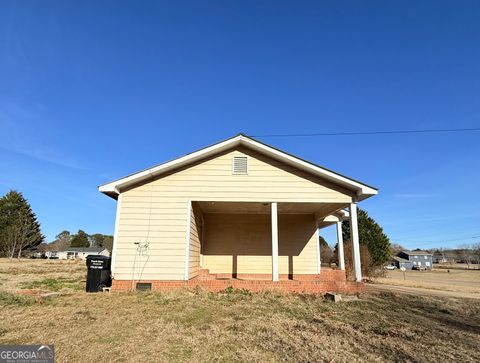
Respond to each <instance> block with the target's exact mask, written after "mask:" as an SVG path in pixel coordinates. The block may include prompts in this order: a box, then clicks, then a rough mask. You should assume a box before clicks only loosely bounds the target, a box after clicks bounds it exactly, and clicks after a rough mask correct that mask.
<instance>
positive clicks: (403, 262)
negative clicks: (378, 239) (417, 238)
mask: <svg viewBox="0 0 480 363" xmlns="http://www.w3.org/2000/svg"><path fill="white" fill-rule="evenodd" d="M390 260H391V262H392V265H394V266H395V267H396V268H402V267H404V268H405V269H407V270H411V269H413V262H412V261H409V260H408V259H405V258H402V257H398V256H392V258H391V259H390Z"/></svg>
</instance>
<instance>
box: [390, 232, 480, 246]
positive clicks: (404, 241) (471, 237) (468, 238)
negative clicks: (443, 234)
mask: <svg viewBox="0 0 480 363" xmlns="http://www.w3.org/2000/svg"><path fill="white" fill-rule="evenodd" d="M477 238H480V235H479V234H476V235H474V236H469V237H465V238H452V239H442V240H438V241H420V240H419V241H417V242H415V241H406V240H402V241H401V242H395V243H408V244H416V245H430V244H434V243H444V242H461V241H467V240H471V239H477Z"/></svg>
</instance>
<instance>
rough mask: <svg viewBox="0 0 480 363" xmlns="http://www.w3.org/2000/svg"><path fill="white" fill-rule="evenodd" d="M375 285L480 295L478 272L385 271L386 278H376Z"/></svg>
mask: <svg viewBox="0 0 480 363" xmlns="http://www.w3.org/2000/svg"><path fill="white" fill-rule="evenodd" d="M375 282H377V283H383V284H389V285H396V286H409V287H422V288H427V289H433V290H445V291H455V292H458V293H460V294H461V293H477V294H480V270H461V269H452V270H446V269H434V270H432V271H416V270H412V271H405V276H404V274H403V272H402V271H400V270H390V271H386V277H382V278H377V279H376V280H375Z"/></svg>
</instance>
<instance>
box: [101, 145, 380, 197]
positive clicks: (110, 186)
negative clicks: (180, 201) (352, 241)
mask: <svg viewBox="0 0 480 363" xmlns="http://www.w3.org/2000/svg"><path fill="white" fill-rule="evenodd" d="M239 145H243V146H247V147H249V148H251V149H253V150H256V151H258V152H261V153H263V154H265V155H267V156H270V157H272V158H274V159H277V160H278V159H279V160H281V161H283V162H285V163H286V164H289V165H292V166H294V167H296V168H299V169H301V170H304V171H307V172H309V173H311V174H313V175H316V176H320V177H322V178H324V179H327V180H329V181H331V182H334V183H336V184H338V185H340V186H342V187H344V188H346V189H349V190H351V191H353V192H354V193H355V194H356V196H357V197H358V199H359V200H361V199H365V198H368V197H369V196H372V195H375V194H378V191H377V190H376V189H374V188H372V187H370V186H368V185H366V184H362V183H360V182H357V181H355V180H352V179H349V178H347V177H344V176H342V175H339V174H336V173H334V172H332V171H330V170H327V169H325V168H322V167H320V166H316V165H313V164H310V163H308V162H306V161H304V160H301V159H299V158H297V157H294V156H292V155H289V154H286V153H284V152H283V151H280V150H277V149H275V148H273V147H270V146H268V145H264V144H262V143H260V142H258V141H256V140H254V139H251V138H249V137H246V136H244V135H238V136H235V137H233V138H230V139H228V140H225V141H222V142H219V143H217V144H215V145H212V146H209V147H206V148H204V149H202V150H199V151H196V152H193V153H191V154H187V155H185V156H182V157H180V158H178V159H175V160H172V161H169V162H166V163H164V164H161V165H157V166H155V167H152V168H150V169H147V170H143V171H141V172H138V173H135V174H132V175H129V176H127V177H124V178H121V179H119V180H115V181H113V182H110V183H107V184H104V185H101V186H100V187H99V188H98V189H99V191H100V192H102V193H105V194H107V195H108V194H110V195H112V194H114V195H115V194H119V192H120V191H121V189H122V188H127V187H129V186H132V185H134V184H137V183H140V182H142V181H144V180H149V179H150V178H151V177H156V176H159V175H161V174H162V173H165V172H167V171H170V170H173V169H176V168H180V167H183V166H186V165H188V164H190V163H192V162H195V161H198V160H201V159H204V158H207V157H209V156H212V155H215V154H218V153H219V152H222V151H225V150H228V149H230V148H232V147H236V146H239Z"/></svg>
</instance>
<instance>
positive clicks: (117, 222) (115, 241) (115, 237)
mask: <svg viewBox="0 0 480 363" xmlns="http://www.w3.org/2000/svg"><path fill="white" fill-rule="evenodd" d="M121 203H122V194H120V195H119V196H118V199H117V211H116V212H115V229H114V230H113V247H112V263H111V265H110V269H111V271H112V276H113V277H114V278H115V262H116V260H117V245H118V232H119V229H120V210H121Z"/></svg>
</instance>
